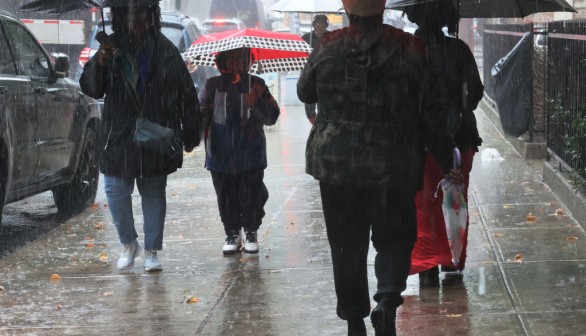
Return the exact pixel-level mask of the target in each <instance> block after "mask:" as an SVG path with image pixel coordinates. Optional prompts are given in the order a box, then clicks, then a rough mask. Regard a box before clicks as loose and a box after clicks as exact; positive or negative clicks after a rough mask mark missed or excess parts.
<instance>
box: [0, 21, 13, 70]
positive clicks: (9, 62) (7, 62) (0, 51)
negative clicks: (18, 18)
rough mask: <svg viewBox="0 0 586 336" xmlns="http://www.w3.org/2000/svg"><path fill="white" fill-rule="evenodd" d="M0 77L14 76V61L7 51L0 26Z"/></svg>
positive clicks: (6, 44)
mask: <svg viewBox="0 0 586 336" xmlns="http://www.w3.org/2000/svg"><path fill="white" fill-rule="evenodd" d="M0 75H16V69H15V68H14V60H13V59H12V55H11V54H10V49H8V41H7V40H6V37H5V36H4V31H3V30H2V26H1V25H0Z"/></svg>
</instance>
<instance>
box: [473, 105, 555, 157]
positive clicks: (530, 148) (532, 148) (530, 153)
mask: <svg viewBox="0 0 586 336" xmlns="http://www.w3.org/2000/svg"><path fill="white" fill-rule="evenodd" d="M478 107H479V108H481V109H482V110H483V111H484V113H485V114H486V116H487V117H488V118H489V119H490V120H491V121H492V123H493V124H494V125H495V126H496V127H497V129H498V130H499V132H500V133H501V134H502V135H503V137H504V138H505V139H506V140H507V141H508V142H510V143H511V145H513V147H514V148H515V149H516V150H517V152H519V155H521V157H522V158H523V159H526V160H542V159H545V158H546V157H547V143H545V142H528V141H526V140H522V139H519V138H515V137H512V136H508V135H506V134H505V132H504V131H503V127H502V125H501V119H500V117H499V115H498V112H497V107H496V103H495V102H494V101H492V100H491V99H490V98H488V97H487V96H486V95H485V96H484V98H483V99H482V100H481V101H480V103H479V104H478Z"/></svg>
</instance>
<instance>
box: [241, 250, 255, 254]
mask: <svg viewBox="0 0 586 336" xmlns="http://www.w3.org/2000/svg"><path fill="white" fill-rule="evenodd" d="M244 252H245V253H249V254H257V253H258V250H254V251H251V250H247V249H244Z"/></svg>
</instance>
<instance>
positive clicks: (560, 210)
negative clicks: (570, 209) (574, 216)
mask: <svg viewBox="0 0 586 336" xmlns="http://www.w3.org/2000/svg"><path fill="white" fill-rule="evenodd" d="M555 214H556V215H558V216H563V215H564V214H565V212H564V209H556V211H555Z"/></svg>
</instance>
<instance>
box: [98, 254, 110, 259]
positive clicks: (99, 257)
mask: <svg viewBox="0 0 586 336" xmlns="http://www.w3.org/2000/svg"><path fill="white" fill-rule="evenodd" d="M108 258H109V256H108V255H107V254H106V253H102V254H100V255H99V256H98V259H100V261H108Z"/></svg>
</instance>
